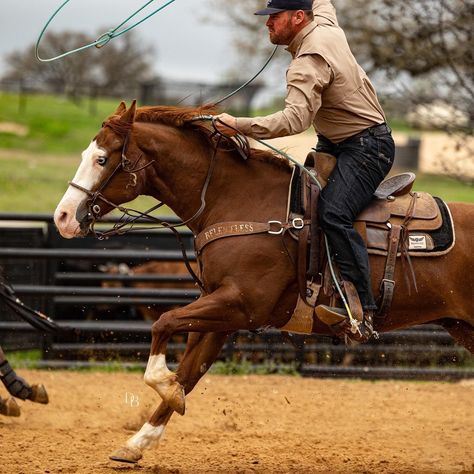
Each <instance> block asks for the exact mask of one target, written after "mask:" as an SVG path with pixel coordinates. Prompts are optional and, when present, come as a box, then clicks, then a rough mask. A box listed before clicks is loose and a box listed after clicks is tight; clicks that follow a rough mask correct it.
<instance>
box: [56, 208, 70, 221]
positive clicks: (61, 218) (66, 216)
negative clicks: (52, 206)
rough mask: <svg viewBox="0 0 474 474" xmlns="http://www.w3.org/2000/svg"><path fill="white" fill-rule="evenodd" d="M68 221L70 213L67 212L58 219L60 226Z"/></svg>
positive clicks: (63, 212)
mask: <svg viewBox="0 0 474 474" xmlns="http://www.w3.org/2000/svg"><path fill="white" fill-rule="evenodd" d="M67 220H68V213H67V212H66V211H62V212H61V213H60V214H59V216H58V217H57V221H58V224H65V223H66V222H67Z"/></svg>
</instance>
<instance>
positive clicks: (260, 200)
mask: <svg viewBox="0 0 474 474" xmlns="http://www.w3.org/2000/svg"><path fill="white" fill-rule="evenodd" d="M205 112H207V113H209V111H207V110H205ZM201 113H203V110H202V109H192V108H173V107H140V108H138V109H137V108H136V106H135V102H134V103H132V105H131V106H130V108H128V109H127V108H126V107H125V104H123V103H122V104H120V106H119V107H118V109H117V110H116V112H115V113H114V114H113V115H112V116H110V117H109V118H108V119H107V120H106V121H105V122H104V124H103V126H102V128H101V130H100V131H99V133H98V134H97V136H96V137H95V138H94V139H93V141H92V143H91V144H90V145H89V147H88V148H87V149H86V150H85V151H84V152H83V154H82V162H81V164H80V166H79V168H78V170H77V173H76V175H75V176H74V178H73V181H72V182H71V183H70V187H69V188H68V190H67V191H66V193H65V195H64V197H63V199H62V200H61V202H60V203H59V205H58V207H57V209H56V212H55V216H54V219H55V223H56V226H57V228H58V229H59V231H60V233H61V235H62V236H63V237H66V238H72V237H79V236H83V235H85V234H87V233H88V231H89V230H90V225H91V223H92V222H93V221H94V220H95V219H97V218H98V217H100V216H102V215H104V214H105V213H107V212H109V211H110V210H111V209H112V208H113V207H115V206H116V205H118V204H120V203H124V202H128V201H130V200H132V199H134V198H135V197H136V196H138V195H142V194H145V195H150V196H153V197H155V198H156V199H157V200H159V201H161V202H164V203H166V204H167V205H168V206H169V207H170V208H172V209H173V210H174V211H175V213H176V214H177V215H178V216H179V217H180V218H181V219H183V221H186V222H187V224H188V227H189V228H190V229H191V230H192V232H193V233H194V234H195V235H198V234H199V233H200V232H201V231H202V230H203V229H206V228H208V227H209V226H211V225H214V224H216V223H220V222H239V221H240V222H242V221H244V222H247V221H252V222H261V223H268V222H269V221H280V222H285V219H286V206H287V195H288V185H289V182H290V176H291V167H290V165H289V164H288V162H287V161H286V160H283V159H281V158H279V157H276V156H274V155H273V154H272V153H270V152H264V151H257V150H251V156H250V158H249V159H248V160H244V159H242V157H241V155H240V154H239V153H238V152H237V151H236V150H235V149H229V147H224V146H217V145H219V143H216V142H217V139H216V138H215V136H214V135H213V134H212V130H210V129H209V127H208V123H207V122H204V121H199V120H196V117H198V116H200V114H201ZM221 145H222V144H221ZM198 210H199V211H198ZM450 210H451V213H452V216H453V219H454V223H455V225H456V230H457V233H456V235H457V241H456V245H455V247H454V249H453V250H452V251H451V252H450V253H448V254H447V255H445V256H442V257H436V258H419V259H417V261H416V262H415V264H414V265H415V271H416V276H417V282H418V293H415V294H413V293H412V294H411V296H409V295H408V291H407V288H406V286H405V285H406V284H405V283H404V279H403V278H402V275H401V271H400V268H397V272H396V275H395V276H396V280H397V282H398V283H397V285H398V286H397V291H396V294H395V297H394V299H393V305H392V308H391V312H390V314H389V316H388V317H387V318H386V320H385V321H384V322H383V324H382V325H381V326H380V327H378V330H379V331H390V330H394V329H397V328H402V327H407V326H411V325H417V324H423V323H438V324H441V325H442V326H444V327H445V328H446V329H447V330H448V331H449V332H450V334H451V335H452V336H453V337H454V338H455V339H456V340H457V341H458V342H459V343H461V344H463V345H464V346H465V347H467V348H468V349H469V350H470V351H471V352H474V311H473V310H472V308H471V306H472V305H471V302H472V295H473V294H474V276H473V275H474V272H473V271H472V270H473V269H474V257H473V252H472V246H473V240H472V235H473V224H472V223H473V222H474V206H472V205H469V204H462V203H454V204H451V205H450ZM296 254H297V248H296V243H295V242H294V241H293V239H291V238H290V237H289V236H288V235H287V234H286V233H282V234H280V235H269V234H268V233H261V234H255V235H246V236H234V237H227V238H223V239H220V240H216V241H214V242H212V243H211V244H209V245H207V246H206V247H205V248H204V250H203V252H202V254H201V255H200V265H201V272H200V277H201V280H202V282H203V286H204V289H205V291H203V292H202V295H201V297H200V298H199V299H197V300H196V301H194V302H193V303H191V304H189V305H187V306H185V307H182V308H178V309H173V310H171V311H168V312H166V313H164V314H163V315H162V316H161V317H160V318H159V320H158V321H157V322H155V323H154V324H153V326H152V344H151V352H150V357H149V361H148V365H147V368H146V371H145V376H144V380H145V382H146V383H147V384H148V385H150V386H151V387H152V388H153V389H155V390H156V392H158V394H159V395H160V397H161V399H162V402H161V404H160V405H159V406H158V408H157V409H156V411H155V412H154V413H153V415H152V416H151V417H150V419H149V421H148V422H146V423H145V424H144V425H143V427H142V428H141V430H140V431H139V432H137V433H136V434H135V435H134V436H133V437H131V438H130V439H129V440H128V441H127V442H126V444H125V445H124V446H123V447H122V448H120V449H118V450H117V451H115V452H114V453H113V455H112V456H111V459H114V460H118V461H124V462H136V461H138V460H139V459H140V458H141V457H142V452H143V450H144V449H145V448H148V447H150V446H153V445H156V444H157V443H158V442H159V440H160V438H161V436H162V434H163V431H164V429H165V426H166V424H167V423H168V421H169V419H170V417H171V415H172V413H173V412H174V411H176V412H178V413H180V414H184V411H185V394H187V393H189V392H190V391H191V390H192V389H193V387H194V386H195V385H196V383H197V382H198V380H199V379H200V378H201V377H202V376H203V374H204V373H205V372H206V371H207V370H208V369H209V367H210V366H211V364H212V363H213V361H214V360H215V358H216V357H217V355H218V353H219V351H220V350H221V348H222V346H223V344H224V342H225V341H226V338H227V337H228V335H229V334H231V333H232V332H234V331H237V330H240V329H247V330H255V329H258V328H262V327H268V326H273V327H277V328H279V327H282V326H284V325H285V324H286V322H287V321H288V320H289V318H290V315H291V314H292V312H293V310H294V308H295V305H296V300H297V292H298V290H297V282H296V270H295V261H296V257H297V255H296ZM384 261H385V259H384V258H383V257H379V256H373V257H371V266H372V274H373V278H374V281H373V284H374V288H377V286H378V282H379V281H380V275H382V274H383V266H384ZM398 267H400V266H398ZM177 332H189V338H188V343H187V348H186V351H185V354H184V357H183V359H182V361H181V363H180V365H179V367H178V369H177V372H176V373H172V372H171V371H170V370H169V369H168V368H167V365H166V356H165V354H166V345H167V342H168V340H169V338H170V337H171V336H172V335H173V334H174V333H177ZM313 332H315V333H320V334H330V330H329V328H328V327H327V326H326V325H324V324H323V323H322V322H320V321H319V320H317V319H315V320H314V324H313Z"/></svg>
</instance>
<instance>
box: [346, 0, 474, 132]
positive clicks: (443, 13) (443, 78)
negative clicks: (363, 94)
mask: <svg viewBox="0 0 474 474" xmlns="http://www.w3.org/2000/svg"><path fill="white" fill-rule="evenodd" d="M341 10H342V12H343V14H342V15H341V18H340V20H341V23H342V25H343V27H344V29H345V31H346V33H347V35H348V36H349V37H350V42H351V45H352V46H353V48H354V51H356V52H357V54H358V58H359V60H360V61H362V62H363V63H364V64H365V66H366V67H368V68H369V69H370V70H372V71H384V72H385V73H386V75H387V78H388V79H389V80H396V81H398V85H400V86H401V85H404V89H403V92H404V95H405V97H406V98H407V99H409V100H410V102H411V103H412V104H414V105H416V104H420V103H424V104H427V103H433V102H435V101H437V102H438V103H441V102H444V103H445V104H449V105H450V106H452V107H454V108H455V109H457V110H459V111H462V112H463V114H464V116H465V117H466V120H465V121H460V120H458V121H456V122H455V123H448V122H446V123H442V128H443V129H446V130H448V131H459V132H462V133H467V134H472V131H473V126H474V32H473V27H472V25H473V24H474V2H473V0H350V1H349V0H344V3H341ZM402 77H405V78H408V79H409V80H408V81H403V80H401V78H402ZM407 84H408V85H407ZM440 123H441V122H440Z"/></svg>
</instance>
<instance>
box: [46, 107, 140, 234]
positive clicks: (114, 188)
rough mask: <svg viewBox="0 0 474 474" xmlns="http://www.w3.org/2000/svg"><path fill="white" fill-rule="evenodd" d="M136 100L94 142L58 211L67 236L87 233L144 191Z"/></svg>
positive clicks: (59, 225) (104, 126) (61, 229)
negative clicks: (136, 136)
mask: <svg viewBox="0 0 474 474" xmlns="http://www.w3.org/2000/svg"><path fill="white" fill-rule="evenodd" d="M135 113H136V102H135V101H133V103H132V105H131V106H130V108H129V109H127V108H126V106H125V104H124V103H123V102H122V103H121V104H120V105H119V107H118V108H117V110H116V111H115V113H114V114H113V115H111V116H110V117H109V118H108V119H107V120H106V121H105V122H104V123H103V124H102V128H101V129H100V131H99V133H98V134H97V135H96V136H95V137H94V139H93V140H92V142H91V143H90V145H89V146H88V147H87V148H86V150H84V151H83V152H82V160H81V163H80V165H79V168H78V169H77V171H76V174H75V176H74V178H73V179H72V181H70V183H69V187H68V189H67V191H66V193H65V194H64V196H63V198H62V199H61V201H60V203H59V204H58V207H57V208H56V211H55V213H54V222H55V224H56V226H57V228H58V230H59V232H60V233H61V235H62V236H63V237H65V238H72V237H78V236H84V235H86V234H87V233H88V232H89V230H90V228H91V225H92V224H93V223H94V222H95V221H96V220H97V219H99V218H100V217H102V216H103V215H105V214H107V213H108V212H110V211H111V210H112V209H114V208H115V207H117V206H118V205H120V204H122V203H124V202H129V201H131V200H133V199H135V198H136V197H137V196H138V195H139V194H140V193H141V191H142V189H141V187H142V183H141V180H140V179H139V175H138V173H137V172H138V171H140V170H143V169H144V168H145V167H147V165H146V164H145V165H143V163H141V162H140V160H141V158H142V156H143V155H142V153H141V151H140V149H139V148H138V146H137V145H136V143H135V141H134V139H133V134H132V128H133V123H134V121H135Z"/></svg>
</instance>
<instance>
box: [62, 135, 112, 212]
mask: <svg viewBox="0 0 474 474" xmlns="http://www.w3.org/2000/svg"><path fill="white" fill-rule="evenodd" d="M106 154H107V152H106V151H105V150H104V149H103V148H100V147H99V146H97V142H96V141H95V140H94V141H92V142H91V143H90V145H89V146H88V147H87V148H86V149H85V150H84V151H83V152H82V161H81V164H80V165H79V168H78V169H77V171H76V174H75V175H74V178H72V182H73V183H75V184H78V185H79V186H82V187H83V188H85V189H88V190H91V189H92V188H93V187H94V185H95V184H96V183H97V182H98V180H99V178H100V175H101V174H102V169H103V168H97V167H94V164H95V161H96V160H97V158H98V157H99V156H104V155H106ZM84 197H85V196H84V193H83V192H82V191H80V190H79V189H76V188H73V187H72V186H69V188H68V190H67V191H66V193H65V194H64V197H63V199H62V201H61V202H63V201H65V200H68V201H71V202H77V205H76V207H77V206H78V205H79V203H80V202H81V201H82V200H83V199H84Z"/></svg>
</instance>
